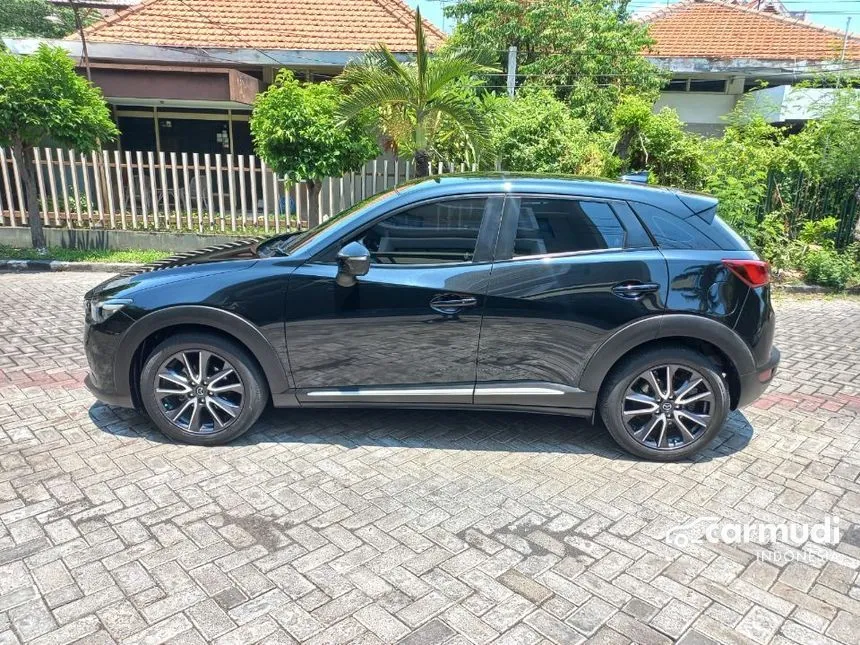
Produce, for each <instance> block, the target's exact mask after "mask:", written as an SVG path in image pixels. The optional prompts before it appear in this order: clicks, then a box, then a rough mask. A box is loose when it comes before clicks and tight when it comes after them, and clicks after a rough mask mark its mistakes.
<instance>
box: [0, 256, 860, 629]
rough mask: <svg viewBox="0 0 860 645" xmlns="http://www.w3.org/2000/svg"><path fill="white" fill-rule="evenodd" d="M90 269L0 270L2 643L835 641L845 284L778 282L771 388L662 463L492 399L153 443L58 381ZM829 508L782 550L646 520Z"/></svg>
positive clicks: (853, 537)
mask: <svg viewBox="0 0 860 645" xmlns="http://www.w3.org/2000/svg"><path fill="white" fill-rule="evenodd" d="M103 277H104V276H99V275H92V274H83V273H76V274H31V275H14V274H2V275H0V643H4V644H5V643H16V642H18V641H21V642H33V643H66V642H72V641H76V640H80V641H81V642H85V643H108V642H114V641H116V642H134V643H160V642H164V641H172V642H175V643H182V644H188V643H198V642H203V641H215V642H217V643H240V644H245V643H255V642H270V643H275V642H294V641H301V642H314V643H339V642H348V641H349V642H365V643H379V642H382V643H393V642H396V641H399V640H400V639H403V642H405V643H442V642H445V643H468V642H475V643H484V642H490V641H494V642H498V643H502V642H504V643H537V642H556V643H574V642H579V641H583V640H591V641H592V642H605V643H615V642H618V643H628V642H636V643H661V642H671V641H673V640H679V639H680V640H681V641H682V642H684V643H708V642H713V641H716V642H758V643H765V642H771V641H772V642H780V643H789V642H794V643H803V644H808V643H829V642H841V643H858V642H860V586H858V567H860V529H858V524H860V455H858V451H857V449H858V443H860V416H858V415H860V301H858V300H847V299H842V300H831V301H824V300H819V301H814V300H806V301H797V300H782V301H781V302H780V303H779V305H778V309H779V314H780V322H779V333H778V342H779V344H780V346H781V347H782V349H783V352H784V362H783V368H782V374H781V376H780V377H779V380H778V384H777V387H776V388H775V389H774V390H773V391H772V392H771V394H770V395H769V396H768V397H766V398H765V399H763V400H762V401H760V402H759V403H758V404H757V406H756V407H754V408H751V409H748V410H746V411H745V412H744V414H739V413H736V414H733V415H732V416H731V418H730V422H729V424H728V426H727V427H726V429H725V430H724V431H723V432H722V434H721V435H720V436H719V438H718V440H717V441H716V442H715V444H714V445H713V446H712V448H711V449H709V450H708V451H707V452H706V453H705V454H703V455H702V456H701V458H700V459H699V460H698V461H697V462H696V463H683V464H667V465H661V464H654V463H645V462H638V461H634V460H631V459H629V458H627V457H625V456H624V455H622V454H620V453H619V452H617V451H616V449H615V448H614V446H613V444H612V443H611V442H610V441H609V440H608V439H607V438H606V437H605V436H604V434H603V432H602V431H599V430H594V429H592V428H590V427H589V426H588V425H587V424H584V423H581V422H576V421H571V420H568V419H564V418H556V417H550V416H527V415H516V414H487V413H467V412H446V413H438V412H417V411H416V412H400V411H391V412H382V411H371V412H358V411H336V412H318V411H270V412H267V413H266V414H265V415H264V417H263V419H262V421H261V423H260V424H259V426H258V429H257V431H256V432H255V433H254V434H252V435H249V436H247V437H245V438H244V439H243V440H242V441H240V442H239V443H237V444H235V445H233V446H229V447H220V448H195V447H188V446H181V445H175V444H172V443H168V442H167V441H165V440H164V439H163V438H162V437H161V436H160V435H159V434H157V433H156V432H155V431H154V430H153V429H152V427H151V426H150V424H149V423H148V422H147V421H146V420H145V419H144V418H142V417H141V416H139V415H137V414H136V413H135V412H132V411H124V410H118V409H112V408H108V407H104V406H102V405H99V404H95V403H94V400H93V399H92V397H91V396H90V395H89V394H88V393H87V392H86V390H84V389H83V386H82V384H81V381H82V378H83V376H84V374H85V372H86V368H85V360H84V356H83V350H82V347H81V295H82V294H83V293H84V291H85V290H86V289H87V288H88V287H90V286H92V285H94V284H95V283H96V282H98V281H100V280H101V279H103ZM828 515H834V516H839V517H840V518H841V523H840V527H841V528H842V536H841V542H840V543H839V544H838V546H836V547H835V548H830V547H817V546H813V545H811V544H810V545H809V546H808V547H807V552H805V553H806V554H807V556H809V551H811V556H810V557H807V559H808V560H809V562H807V563H798V562H792V563H790V564H785V563H782V562H781V563H780V564H779V565H777V566H775V565H773V564H769V563H766V562H763V561H761V560H759V559H758V558H757V556H758V554H759V553H760V552H761V551H762V550H763V547H761V546H758V545H736V544H710V543H707V542H705V543H696V542H691V543H690V544H689V545H687V546H685V547H683V548H681V547H679V546H676V545H675V544H670V543H667V542H666V540H665V539H664V538H665V534H666V531H667V530H668V528H670V527H672V526H673V525H677V524H680V523H684V522H687V521H689V520H693V519H695V518H698V517H703V516H705V517H717V518H721V519H722V520H724V521H726V522H734V523H747V522H752V521H759V522H778V521H794V522H808V523H815V522H821V521H823V519H824V518H825V517H826V516H828ZM777 553H778V555H785V554H786V553H788V556H794V557H797V555H798V553H800V552H798V551H792V550H791V549H790V548H789V547H785V546H783V547H779V548H778V551H777ZM815 556H819V557H815Z"/></svg>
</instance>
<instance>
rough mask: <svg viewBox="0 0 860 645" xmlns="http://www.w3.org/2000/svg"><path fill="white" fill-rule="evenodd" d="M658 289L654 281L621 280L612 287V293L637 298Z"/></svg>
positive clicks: (621, 296)
mask: <svg viewBox="0 0 860 645" xmlns="http://www.w3.org/2000/svg"><path fill="white" fill-rule="evenodd" d="M659 289H660V285H659V284H657V283H656V282H622V283H621V284H617V285H615V286H614V287H612V293H614V294H615V295H616V296H618V297H620V298H625V299H627V300H637V299H638V298H641V297H642V296H644V295H647V294H649V293H654V292H655V291H658V290H659Z"/></svg>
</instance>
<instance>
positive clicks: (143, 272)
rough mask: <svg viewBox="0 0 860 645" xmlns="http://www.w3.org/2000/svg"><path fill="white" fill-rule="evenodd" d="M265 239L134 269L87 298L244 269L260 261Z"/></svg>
mask: <svg viewBox="0 0 860 645" xmlns="http://www.w3.org/2000/svg"><path fill="white" fill-rule="evenodd" d="M262 239H263V238H253V239H243V240H236V241H235V242H227V243H225V244H218V245H216V246H210V247H207V248H205V249H199V250H197V251H189V252H187V253H177V254H176V255H172V256H170V257H169V258H165V259H163V260H159V261H158V262H152V263H150V264H145V265H143V266H139V267H134V268H133V269H129V270H128V271H124V272H123V273H120V274H119V275H116V276H114V277H112V278H110V279H108V280H105V281H104V282H102V283H101V284H99V285H98V286H96V287H94V288H93V289H90V291H88V292H87V294H86V295H85V296H84V298H86V299H88V300H89V299H91V298H93V297H96V296H100V297H112V296H114V295H116V294H117V293H119V292H120V291H126V290H127V289H128V288H129V287H134V286H139V287H142V288H149V287H153V286H160V285H164V284H167V283H170V282H174V281H176V280H185V279H189V278H192V277H200V276H204V275H212V274H213V273H221V272H223V271H237V270H240V269H245V268H248V267H250V266H253V265H254V264H255V263H256V261H257V259H258V257H259V256H258V255H257V246H258V245H259V243H260V242H261V241H262Z"/></svg>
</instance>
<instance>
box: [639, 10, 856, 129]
mask: <svg viewBox="0 0 860 645" xmlns="http://www.w3.org/2000/svg"><path fill="white" fill-rule="evenodd" d="M759 7H761V8H759ZM639 18H640V19H641V20H643V21H645V22H647V23H648V24H649V26H650V33H651V37H652V38H653V39H654V41H655V42H654V44H653V45H652V46H651V47H650V48H649V49H648V51H646V52H645V55H646V56H648V57H649V58H650V59H651V60H652V61H653V62H654V63H656V64H657V65H659V66H660V67H662V68H663V69H665V70H667V71H668V72H669V73H670V74H671V80H670V82H669V83H668V85H667V86H666V87H665V88H664V91H663V92H662V94H661V97H660V99H659V101H658V103H657V106H656V107H657V109H659V108H661V107H663V106H670V107H672V108H674V109H675V110H677V111H678V113H679V115H680V117H681V119H682V120H683V121H685V122H686V123H687V125H688V127H689V128H690V129H692V130H694V131H698V132H701V133H703V134H718V133H719V132H720V131H722V129H723V127H724V122H723V117H724V116H725V115H726V114H728V113H729V112H731V110H732V109H733V108H734V107H735V105H736V103H737V101H738V99H739V98H740V97H741V96H743V95H744V94H747V93H752V94H753V97H752V98H753V99H754V100H755V101H756V103H757V104H758V105H759V107H760V110H761V111H762V112H763V113H765V115H766V117H767V118H768V120H770V121H771V122H773V123H787V124H792V123H798V122H803V121H805V120H808V119H810V118H814V117H815V116H816V115H817V114H819V113H820V111H821V108H822V106H824V105H826V103H827V100H828V97H830V96H832V90H828V89H826V88H823V89H800V88H797V87H794V85H796V84H797V82H798V81H801V80H805V79H815V78H821V77H823V76H824V75H827V76H829V77H830V78H831V79H832V78H834V77H838V76H839V75H842V76H843V77H845V76H857V75H858V73H860V37H857V36H854V35H851V34H848V33H846V32H844V31H842V32H840V31H837V30H834V29H829V28H827V27H821V26H819V25H815V24H812V23H811V22H808V21H806V20H805V19H802V18H797V17H793V16H791V15H786V12H785V9H784V7H783V6H782V4H781V3H778V2H766V1H764V0H763V1H762V3H756V2H749V1H747V0H740V1H738V0H734V1H732V0H681V1H680V2H677V3H675V4H673V5H670V6H668V7H662V8H660V9H658V10H656V11H654V12H651V13H649V14H646V15H641V16H639ZM762 85H767V88H766V89H758V88H761V87H762Z"/></svg>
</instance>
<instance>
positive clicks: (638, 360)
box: [599, 347, 730, 461]
mask: <svg viewBox="0 0 860 645" xmlns="http://www.w3.org/2000/svg"><path fill="white" fill-rule="evenodd" d="M599 406H600V415H601V417H602V419H603V422H604V424H605V425H606V428H607V429H608V430H609V433H610V434H611V435H612V438H613V439H615V441H616V442H617V443H618V444H619V445H620V446H621V447H622V448H624V449H625V450H627V451H628V452H631V453H633V454H634V455H637V456H639V457H644V458H646V459H653V460H657V461H676V460H678V459H683V458H685V457H689V456H690V455H692V454H694V453H696V452H698V451H699V450H701V449H702V448H704V447H705V446H706V445H708V444H709V443H710V442H711V440H713V438H714V437H715V436H716V435H717V434H718V433H719V431H720V429H721V428H722V426H723V424H724V423H725V420H726V416H727V415H728V412H729V408H730V398H729V392H728V387H727V386H726V382H725V379H724V378H723V376H722V375H721V372H720V370H719V368H718V367H717V366H716V365H714V363H713V361H711V360H710V359H709V358H708V357H707V356H704V355H703V354H700V353H698V352H696V351H693V350H691V349H687V348H685V347H661V348H656V349H652V350H647V351H645V352H641V353H639V354H635V355H633V356H631V357H629V358H627V359H625V360H624V361H623V362H621V363H620V364H619V365H618V366H616V367H615V368H614V369H613V371H612V373H611V374H610V376H609V378H608V380H607V382H606V383H605V384H604V387H603V388H602V390H601V397H600V402H599Z"/></svg>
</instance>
